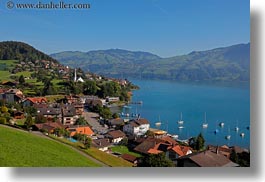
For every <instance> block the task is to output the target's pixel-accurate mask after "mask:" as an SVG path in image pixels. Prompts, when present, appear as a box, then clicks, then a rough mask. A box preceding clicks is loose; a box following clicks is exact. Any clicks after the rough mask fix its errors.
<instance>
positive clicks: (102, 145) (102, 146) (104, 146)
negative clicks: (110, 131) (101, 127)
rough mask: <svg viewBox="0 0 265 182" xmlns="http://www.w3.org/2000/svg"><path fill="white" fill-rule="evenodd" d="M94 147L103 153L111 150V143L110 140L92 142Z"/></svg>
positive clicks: (103, 139) (102, 139)
mask: <svg viewBox="0 0 265 182" xmlns="http://www.w3.org/2000/svg"><path fill="white" fill-rule="evenodd" d="M92 146H93V147H95V148H97V149H98V150H101V151H103V152H105V151H107V150H109V147H110V146H111V143H110V142H109V139H108V138H101V139H96V140H93V141H92Z"/></svg>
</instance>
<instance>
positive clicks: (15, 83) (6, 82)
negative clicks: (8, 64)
mask: <svg viewBox="0 0 265 182" xmlns="http://www.w3.org/2000/svg"><path fill="white" fill-rule="evenodd" d="M2 85H5V86H9V87H15V86H16V85H17V82H12V81H3V82H2Z"/></svg>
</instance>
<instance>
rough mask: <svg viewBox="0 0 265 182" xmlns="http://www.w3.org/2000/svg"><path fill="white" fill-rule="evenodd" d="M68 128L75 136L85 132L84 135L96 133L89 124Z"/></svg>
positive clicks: (71, 134)
mask: <svg viewBox="0 0 265 182" xmlns="http://www.w3.org/2000/svg"><path fill="white" fill-rule="evenodd" d="M67 130H68V131H70V136H71V137H72V136H74V135H75V134H77V133H79V134H83V135H87V136H92V135H94V132H93V131H92V130H91V128H90V127H89V126H77V125H74V126H72V125H71V126H68V127H67Z"/></svg>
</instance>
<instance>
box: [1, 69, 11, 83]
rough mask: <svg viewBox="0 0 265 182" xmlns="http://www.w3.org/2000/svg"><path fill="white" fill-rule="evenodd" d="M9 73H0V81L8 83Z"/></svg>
mask: <svg viewBox="0 0 265 182" xmlns="http://www.w3.org/2000/svg"><path fill="white" fill-rule="evenodd" d="M10 75H11V74H10V72H9V71H0V79H1V81H10V80H12V79H11V78H10Z"/></svg>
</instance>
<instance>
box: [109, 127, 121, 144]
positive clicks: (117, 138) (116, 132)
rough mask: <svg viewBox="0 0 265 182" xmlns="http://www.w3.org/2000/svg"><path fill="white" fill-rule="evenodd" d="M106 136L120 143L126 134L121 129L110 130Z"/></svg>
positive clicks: (115, 142) (114, 142)
mask: <svg viewBox="0 0 265 182" xmlns="http://www.w3.org/2000/svg"><path fill="white" fill-rule="evenodd" d="M106 137H107V138H109V139H110V142H111V143H113V144H119V143H120V142H121V141H122V140H123V139H124V138H126V135H125V134H124V133H123V132H122V131H120V130H114V131H109V132H108V133H107V134H106Z"/></svg>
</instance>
